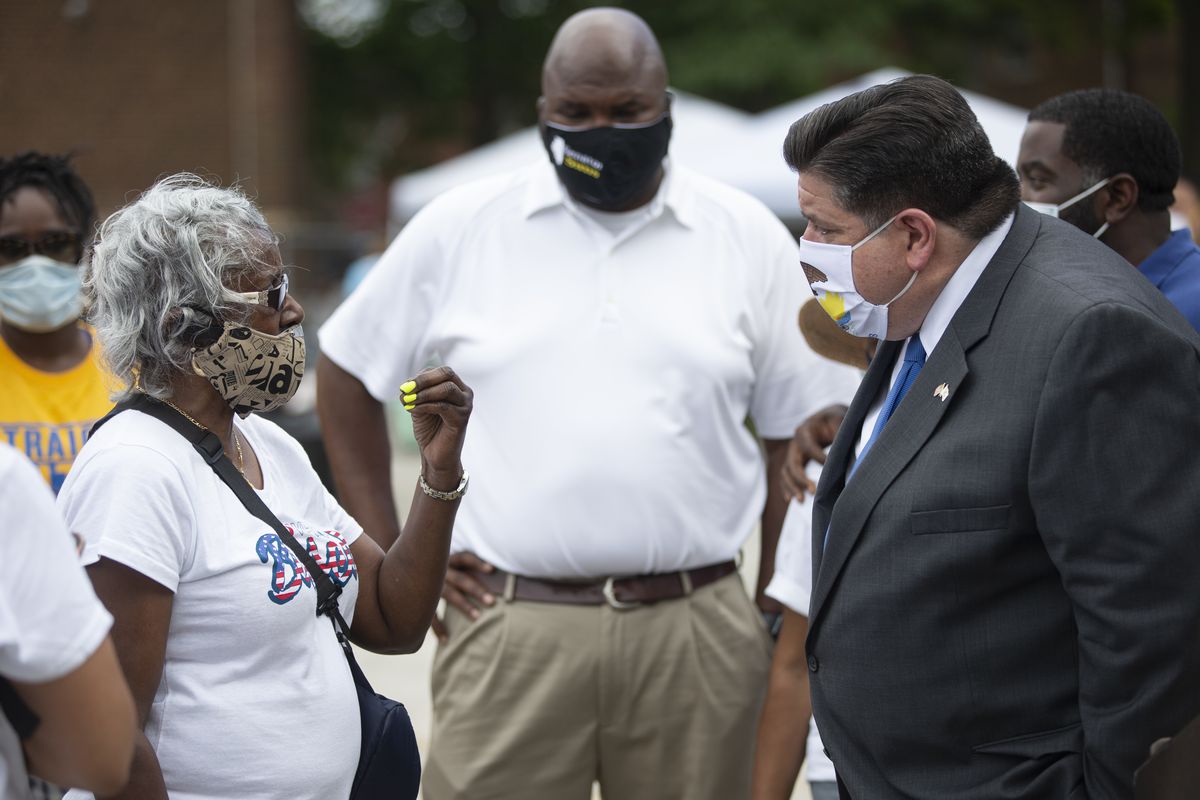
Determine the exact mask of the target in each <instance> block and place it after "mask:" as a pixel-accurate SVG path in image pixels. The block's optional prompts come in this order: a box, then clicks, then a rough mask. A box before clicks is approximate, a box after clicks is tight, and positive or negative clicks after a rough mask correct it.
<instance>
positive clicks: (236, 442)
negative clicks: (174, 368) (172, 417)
mask: <svg viewBox="0 0 1200 800" xmlns="http://www.w3.org/2000/svg"><path fill="white" fill-rule="evenodd" d="M163 402H164V403H166V404H167V405H169V406H170V407H171V408H173V409H175V410H176V411H178V412H179V413H180V414H182V415H183V418H184V419H186V420H187V421H188V422H190V423H192V424H193V425H195V426H196V427H197V428H199V429H200V430H202V431H208V432H209V433H212V430H211V429H210V428H209V427H208V426H207V425H205V424H204V423H203V422H201V421H200V420H198V419H196V418H195V417H193V416H192V415H191V414H189V413H187V412H186V411H184V410H183V409H182V408H180V407H179V406H177V405H175V404H174V403H172V402H171V401H170V400H163ZM230 430H232V431H233V446H234V447H236V448H237V454H238V463H237V471H238V472H240V473H242V477H243V478H245V477H246V456H245V455H244V454H243V453H242V442H241V440H240V439H239V438H238V431H237V428H236V427H234V426H232V425H230Z"/></svg>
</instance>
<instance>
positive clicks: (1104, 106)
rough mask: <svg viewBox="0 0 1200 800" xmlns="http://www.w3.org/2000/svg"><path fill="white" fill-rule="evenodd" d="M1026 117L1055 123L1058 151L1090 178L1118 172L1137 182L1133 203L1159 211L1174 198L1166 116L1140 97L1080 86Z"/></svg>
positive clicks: (1175, 144) (1172, 142)
mask: <svg viewBox="0 0 1200 800" xmlns="http://www.w3.org/2000/svg"><path fill="white" fill-rule="evenodd" d="M1029 121H1030V122H1057V123H1060V124H1062V125H1064V126H1066V130H1064V131H1063V141H1062V152H1063V155H1064V156H1066V157H1067V158H1069V159H1071V161H1074V162H1075V163H1076V164H1078V165H1079V167H1080V169H1082V170H1083V173H1084V175H1085V177H1086V178H1087V182H1089V183H1096V182H1097V181H1102V180H1104V179H1105V178H1110V177H1112V176H1113V175H1116V174H1117V173H1119V172H1127V173H1129V174H1130V175H1132V176H1133V179H1134V180H1135V181H1137V185H1138V208H1140V209H1142V210H1143V211H1163V210H1165V209H1166V208H1167V207H1168V206H1170V205H1171V203H1172V202H1174V199H1175V184H1176V183H1178V182H1179V174H1180V172H1181V171H1182V168H1183V167H1182V165H1183V156H1182V154H1181V152H1180V148H1179V138H1178V137H1177V136H1175V131H1173V130H1171V125H1170V123H1168V122H1167V118H1166V117H1164V116H1163V115H1162V112H1161V111H1159V110H1158V109H1157V108H1155V107H1154V105H1153V104H1152V103H1151V102H1150V101H1149V100H1147V99H1146V98H1144V97H1139V96H1138V95H1136V94H1131V93H1129V92H1122V91H1119V90H1117V89H1082V90H1080V91H1077V92H1067V93H1066V94H1060V95H1058V96H1057V97H1051V98H1050V99H1049V100H1047V101H1046V102H1044V103H1042V104H1041V105H1039V106H1038V107H1037V108H1035V109H1034V110H1033V111H1030V112H1029Z"/></svg>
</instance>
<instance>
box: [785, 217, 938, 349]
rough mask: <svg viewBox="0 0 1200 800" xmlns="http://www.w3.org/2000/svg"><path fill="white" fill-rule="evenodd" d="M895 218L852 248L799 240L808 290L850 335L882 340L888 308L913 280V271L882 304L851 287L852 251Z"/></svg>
mask: <svg viewBox="0 0 1200 800" xmlns="http://www.w3.org/2000/svg"><path fill="white" fill-rule="evenodd" d="M896 216H899V215H898V214H897V215H896ZM895 219H896V217H892V218H891V219H889V220H888V221H887V222H885V223H883V224H882V225H880V226H879V227H878V228H876V229H875V230H873V231H871V233H869V234H868V235H867V236H866V237H865V238H864V239H863V240H862V241H860V242H859V243H858V244H854V245H848V244H826V243H824V242H810V241H808V240H807V239H801V240H800V263H801V265H802V266H803V267H804V274H805V275H806V276H807V277H808V283H809V288H811V289H812V292H813V294H814V295H816V297H817V302H818V303H820V304H821V308H823V309H825V313H826V314H828V315H829V316H831V317H833V321H834V322H836V323H837V324H838V325H839V326H840V327H841V329H842V330H844V331H845V332H846V333H848V334H850V335H851V336H861V337H863V338H867V339H883V338H885V337H886V336H887V323H888V306H890V305H891V304H892V303H894V302H896V301H897V300H899V299H900V298H901V297H903V296H904V293H905V292H907V291H908V290H909V289H911V288H912V285H913V282H915V281H916V280H917V273H915V272H914V273H913V274H912V277H911V278H909V279H908V283H907V284H905V286H904V288H903V289H901V290H900V293H899V294H897V295H896V296H895V297H893V298H892V299H891V300H889V301H888V302H886V303H884V304H883V305H878V304H876V303H872V302H870V301H869V300H867V299H866V298H865V297H863V296H862V295H861V294H859V293H858V290H857V289H856V288H855V286H854V251H855V250H857V249H858V248H860V247H862V246H863V245H864V244H866V243H867V242H869V241H871V240H872V239H874V238H875V237H876V236H877V235H878V234H879V233H880V232H881V231H882V230H883V229H884V228H886V227H887V226H888V225H891V224H892V223H893V222H894V221H895Z"/></svg>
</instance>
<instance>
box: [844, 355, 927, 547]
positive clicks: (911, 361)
mask: <svg viewBox="0 0 1200 800" xmlns="http://www.w3.org/2000/svg"><path fill="white" fill-rule="evenodd" d="M923 366H925V346H924V345H922V344H921V337H920V336H919V335H917V334H915V333H914V334H913V336H912V338H911V339H909V340H908V347H906V348H905V349H904V365H903V366H901V367H900V374H899V375H897V376H896V382H895V383H893V384H892V388H891V390H890V391H889V392H888V394H887V398H886V399H884V401H883V408H881V409H879V419H877V420H876V421H875V428H874V429H873V430H872V431H871V438H869V439H867V443H866V444H864V445H863V449H862V452H860V453H859V454H858V458H857V459H855V461H854V463H853V464H851V465H850V471H849V472H848V473H846V482H847V483H848V482H849V481H850V478H851V477H853V475H854V471H855V470H856V469H858V465H859V464H861V463H862V461H863V458H864V457H865V456H866V455H867V451H868V450H870V449H871V445H873V444H875V440H876V439H878V438H879V434H880V433H882V432H883V426H884V425H886V424H887V421H888V420H889V419H891V418H892V414H893V413H895V411H896V406H898V405H900V401H901V400H903V399H904V395H906V394H908V390H909V389H910V388H911V387H912V385H913V384H914V383H915V382H916V380H917V374H918V373H919V372H920V371H921V367H923ZM828 545H829V528H826V529H825V543H824V544H823V545H822V549H823V548H824V547H826V546H828Z"/></svg>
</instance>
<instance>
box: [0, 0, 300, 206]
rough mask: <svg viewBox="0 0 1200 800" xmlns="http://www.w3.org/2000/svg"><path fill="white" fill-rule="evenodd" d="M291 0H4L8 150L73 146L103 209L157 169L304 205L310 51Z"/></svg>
mask: <svg viewBox="0 0 1200 800" xmlns="http://www.w3.org/2000/svg"><path fill="white" fill-rule="evenodd" d="M298 24H299V23H298V21H297V20H296V17H295V12H294V10H293V6H292V3H291V2H290V1H289V0H169V2H162V1H161V0H37V1H36V2H4V3H3V7H2V8H0V109H3V122H2V123H0V153H3V154H11V153H14V152H18V151H20V150H25V149H38V150H44V151H50V152H61V151H65V150H72V149H73V150H76V151H77V153H78V155H77V157H76V162H75V163H76V166H77V168H78V169H79V170H80V172H81V173H82V175H83V176H84V178H85V179H86V180H87V181H88V183H89V185H90V186H91V187H92V190H93V192H94V193H95V195H96V201H97V205H98V206H99V211H100V214H101V216H103V215H105V214H107V213H109V212H111V211H113V210H115V209H116V208H117V207H119V206H120V205H121V204H122V203H123V202H124V201H125V200H126V198H132V197H133V196H134V195H136V193H137V192H139V191H141V190H142V189H144V188H145V187H146V186H148V185H149V184H150V183H151V182H152V181H153V180H154V179H155V178H156V177H157V176H159V175H162V174H166V173H171V172H177V171H181V170H189V171H193V172H200V173H203V174H207V175H212V176H215V177H217V178H219V179H221V180H222V181H225V182H229V181H231V180H233V179H235V178H240V179H241V180H242V182H243V185H244V186H245V187H246V188H247V190H248V191H250V192H251V193H253V194H255V195H256V196H257V197H258V198H259V201H260V203H261V204H262V205H263V207H264V208H265V209H266V210H267V211H268V215H269V217H270V218H271V220H272V222H273V224H275V225H277V226H278V227H281V228H285V229H286V228H287V227H289V225H290V223H291V222H292V221H293V220H295V219H296V216H297V215H298V213H299V212H301V211H302V210H303V206H304V202H303V201H304V196H305V191H306V186H307V177H306V169H305V162H304V148H303V130H304V119H303V86H304V84H303V75H302V69H303V61H302V56H301V53H300V44H301V43H300V36H299V30H298Z"/></svg>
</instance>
